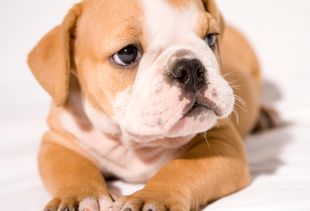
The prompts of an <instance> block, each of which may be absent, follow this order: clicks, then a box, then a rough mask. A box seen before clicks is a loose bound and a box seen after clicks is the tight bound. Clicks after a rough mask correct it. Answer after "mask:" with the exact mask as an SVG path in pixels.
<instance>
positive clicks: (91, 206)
mask: <svg viewBox="0 0 310 211" xmlns="http://www.w3.org/2000/svg"><path fill="white" fill-rule="evenodd" d="M79 211H103V210H101V209H100V210H99V205H98V202H97V200H96V199H93V198H86V199H84V200H83V201H82V202H81V203H80V205H79Z"/></svg>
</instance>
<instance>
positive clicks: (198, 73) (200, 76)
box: [195, 64, 206, 80]
mask: <svg viewBox="0 0 310 211" xmlns="http://www.w3.org/2000/svg"><path fill="white" fill-rule="evenodd" d="M205 71H206V70H205V68H204V67H203V66H202V65H199V64H197V65H196V67H195V76H196V78H197V79H198V80H204V79H205V76H204V74H205Z"/></svg>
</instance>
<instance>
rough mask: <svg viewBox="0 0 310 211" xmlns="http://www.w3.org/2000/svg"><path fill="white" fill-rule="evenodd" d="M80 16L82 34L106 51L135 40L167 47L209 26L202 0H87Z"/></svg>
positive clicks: (149, 45)
mask: <svg viewBox="0 0 310 211" xmlns="http://www.w3.org/2000/svg"><path fill="white" fill-rule="evenodd" d="M81 19H82V20H81V21H80V28H82V29H83V31H81V32H80V34H84V35H87V36H91V37H90V39H88V41H90V42H91V41H93V42H96V48H97V50H98V51H100V50H101V51H103V53H111V52H107V51H106V49H108V50H109V51H113V50H119V49H118V48H121V47H124V46H125V45H126V44H132V43H136V42H139V43H140V44H141V45H143V47H144V49H148V48H152V46H156V48H158V47H160V46H162V47H164V46H165V45H167V44H169V43H171V42H172V41H173V42H176V41H177V40H178V39H181V37H183V36H185V35H190V33H194V34H198V35H200V36H203V33H205V31H206V29H205V27H207V17H206V15H205V12H204V7H203V4H202V2H201V0H130V1H128V0H85V1H84V11H83V17H82V18H81ZM84 50H85V49H84Z"/></svg>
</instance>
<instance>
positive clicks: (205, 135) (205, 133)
mask: <svg viewBox="0 0 310 211" xmlns="http://www.w3.org/2000/svg"><path fill="white" fill-rule="evenodd" d="M203 137H204V139H205V141H206V142H207V144H208V147H209V148H211V145H210V143H209V141H208V139H207V132H204V133H203Z"/></svg>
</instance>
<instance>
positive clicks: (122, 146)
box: [28, 0, 261, 211]
mask: <svg viewBox="0 0 310 211" xmlns="http://www.w3.org/2000/svg"><path fill="white" fill-rule="evenodd" d="M28 63H29V66H30V68H31V70H32V72H33V74H34V76H35V77H36V79H37V80H38V81H39V83H40V84H41V85H42V87H43V88H44V89H45V90H46V91H47V92H48V93H49V94H50V96H51V97H52V99H53V103H52V106H51V111H50V114H49V117H48V124H49V128H50V129H49V131H47V132H46V133H45V134H44V136H43V141H42V146H41V149H40V153H39V168H40V173H41V177H42V179H43V181H44V184H45V186H46V188H47V190H48V191H49V192H50V193H51V194H52V196H53V199H52V200H51V201H50V202H49V203H48V204H47V206H46V208H45V210H46V211H47V210H49V211H56V210H59V211H73V210H81V211H107V210H126V211H136V210H137V211H138V210H145V211H161V210H174V211H183V210H184V211H186V210H200V209H202V208H203V207H204V206H206V205H207V204H208V203H209V202H212V201H214V200H216V199H218V198H220V197H224V196H226V195H228V194H231V193H233V192H236V191H238V190H240V189H242V188H244V187H245V186H246V185H248V184H249V181H250V177H249V170H248V164H247V161H246V157H245V151H244V142H243V138H244V137H245V136H246V135H247V134H249V133H250V132H251V131H252V130H253V128H254V127H255V125H256V123H257V121H258V119H259V118H258V117H259V114H260V111H261V103H260V83H261V79H260V78H261V77H260V69H259V65H258V62H257V60H256V57H255V55H254V53H253V51H252V50H251V47H250V46H249V44H248V43H247V41H246V40H245V39H244V38H243V37H242V36H241V35H240V34H239V33H238V32H237V31H236V30H235V29H233V28H231V27H229V26H225V23H224V21H223V18H222V16H221V14H220V12H219V11H218V9H217V7H216V4H215V2H214V0H130V1H128V0H84V1H83V2H81V3H79V4H76V5H75V6H74V7H73V8H72V9H71V10H70V11H69V12H68V14H67V15H66V17H65V18H64V21H63V22H62V23H61V24H60V25H58V26H56V27H55V28H54V29H53V30H51V31H50V32H49V33H48V34H47V35H45V36H44V37H43V39H42V40H41V41H40V42H39V43H38V44H37V46H36V47H35V48H34V49H33V50H32V52H31V53H30V55H29V59H28ZM233 112H234V113H235V116H234V115H231V114H232V113H233ZM110 177H114V178H115V177H116V178H119V179H121V180H123V181H126V182H134V183H138V182H139V183H140V182H143V183H145V186H144V188H143V189H142V190H140V191H138V192H136V193H133V194H132V195H129V196H123V197H118V198H115V197H112V196H111V194H110V193H109V190H108V189H107V185H106V182H105V179H108V178H110Z"/></svg>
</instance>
